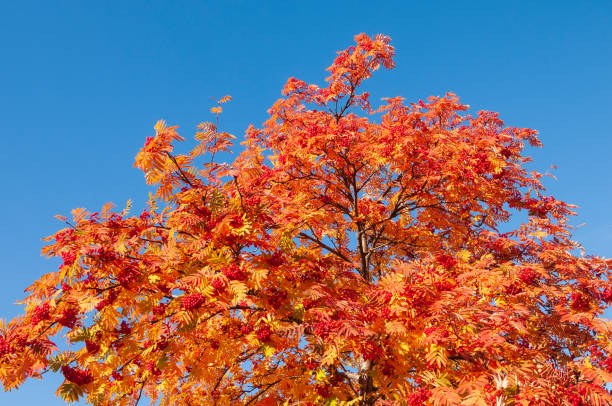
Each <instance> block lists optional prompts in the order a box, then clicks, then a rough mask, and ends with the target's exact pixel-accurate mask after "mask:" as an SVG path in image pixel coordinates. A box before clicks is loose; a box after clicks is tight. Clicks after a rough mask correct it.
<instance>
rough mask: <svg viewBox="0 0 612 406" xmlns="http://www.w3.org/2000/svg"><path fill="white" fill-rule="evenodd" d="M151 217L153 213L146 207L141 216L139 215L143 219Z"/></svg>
mask: <svg viewBox="0 0 612 406" xmlns="http://www.w3.org/2000/svg"><path fill="white" fill-rule="evenodd" d="M150 217H151V213H149V212H148V211H147V209H144V210H143V211H142V213H141V214H140V216H139V218H140V219H141V220H142V221H145V220H147V219H149V218H150Z"/></svg>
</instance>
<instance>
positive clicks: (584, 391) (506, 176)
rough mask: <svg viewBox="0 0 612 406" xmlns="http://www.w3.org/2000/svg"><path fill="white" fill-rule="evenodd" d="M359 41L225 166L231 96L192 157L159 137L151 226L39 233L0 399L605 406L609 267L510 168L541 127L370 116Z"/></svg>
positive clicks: (124, 221)
mask: <svg viewBox="0 0 612 406" xmlns="http://www.w3.org/2000/svg"><path fill="white" fill-rule="evenodd" d="M355 40H356V45H355V46H352V47H350V48H348V49H346V50H344V51H342V52H339V54H338V56H337V58H336V59H335V61H334V62H333V64H332V65H331V66H330V67H329V68H328V70H329V77H328V78H327V85H326V86H325V87H319V86H316V85H313V84H307V83H305V82H303V81H301V80H298V79H294V78H291V79H289V81H288V82H287V84H286V85H285V87H284V89H283V98H281V99H279V100H278V101H277V102H276V103H275V104H274V105H273V106H272V108H271V109H270V110H269V114H270V118H269V119H268V120H267V121H266V122H265V123H264V124H263V127H262V128H261V129H258V128H255V127H252V126H251V127H249V128H248V129H247V131H246V137H245V141H244V142H242V152H241V153H240V154H239V155H237V157H236V159H235V160H234V162H233V163H231V164H226V163H223V162H218V161H219V157H220V156H221V157H226V156H227V151H230V150H234V151H237V148H235V149H234V148H233V147H232V145H233V144H232V142H233V140H234V139H235V137H234V136H232V135H230V134H228V133H226V132H223V131H221V130H220V128H219V125H218V118H219V115H220V114H221V113H222V107H223V105H224V103H225V102H227V101H229V97H225V98H223V99H221V100H219V102H218V105H217V106H215V107H214V108H213V110H212V111H213V113H215V114H216V116H217V121H216V122H215V123H208V122H206V123H202V124H200V125H199V126H198V132H197V134H196V136H195V138H196V141H197V142H196V145H195V148H194V149H193V150H192V151H191V152H190V153H188V154H178V153H175V152H174V151H173V143H175V142H177V141H182V140H183V138H182V137H181V136H179V135H178V133H177V131H176V127H169V126H167V125H166V124H165V123H164V122H162V121H160V122H158V123H157V124H156V125H155V135H154V136H152V137H149V138H147V140H146V143H145V145H144V147H143V148H142V149H141V150H140V152H139V153H138V154H137V156H136V162H135V166H137V167H138V168H140V169H142V171H143V172H144V174H145V178H146V181H147V183H148V184H150V185H156V192H155V193H154V195H153V196H152V197H151V199H150V201H149V203H148V206H147V209H146V210H144V211H143V212H142V213H141V214H137V215H130V214H129V207H128V208H126V209H125V210H123V211H120V212H113V211H112V208H113V206H112V205H111V204H106V205H105V206H104V207H103V208H102V209H101V210H100V212H96V213H90V212H87V211H86V210H84V209H75V210H74V211H73V216H72V219H70V220H69V219H63V220H64V221H66V223H67V224H68V226H67V227H66V228H64V229H62V230H60V231H59V232H58V233H56V234H55V235H53V236H51V237H49V238H48V239H47V241H48V245H47V246H46V247H45V248H44V249H43V253H44V254H46V255H48V256H55V257H60V258H61V260H62V265H61V266H60V268H59V270H57V271H55V272H51V273H48V274H45V275H44V276H43V277H41V278H40V279H39V280H37V281H36V282H34V284H33V285H32V286H31V287H29V288H28V290H27V293H28V296H27V297H26V298H25V299H24V301H23V303H24V305H25V316H23V317H18V318H17V319H15V320H11V321H9V322H6V323H3V324H2V325H1V326H0V379H1V381H2V384H3V386H4V389H5V390H10V389H14V388H17V387H18V386H19V385H20V384H21V383H22V382H23V381H24V380H25V379H26V378H28V377H41V376H43V374H45V373H47V372H49V371H52V372H57V373H61V374H63V376H64V377H65V382H64V383H63V384H62V385H61V386H60V388H59V389H58V395H59V396H61V397H62V398H64V399H65V400H69V401H71V400H76V399H79V398H81V397H85V399H86V401H87V402H89V403H92V404H113V405H124V404H135V403H137V402H138V400H143V399H147V400H151V401H153V402H159V404H172V405H174V404H176V405H230V404H231V405H234V404H236V405H238V404H245V405H274V404H285V405H298V404H299V405H315V404H346V405H373V404H378V405H413V406H414V405H459V404H461V405H572V406H578V405H608V404H610V402H612V396H610V394H609V393H608V391H607V389H606V388H605V384H606V383H608V382H610V381H612V358H611V353H612V332H611V327H612V326H611V324H610V322H609V321H607V320H604V319H602V318H600V316H601V314H602V312H603V310H604V308H605V307H606V306H607V305H608V304H609V303H610V301H612V286H611V283H610V271H611V268H612V261H610V260H607V259H602V258H597V257H591V256H586V255H584V254H583V253H582V251H581V247H580V246H579V245H578V244H577V243H576V242H574V241H573V240H572V236H571V232H572V228H571V226H570V224H569V220H568V219H569V218H570V216H573V215H574V213H573V211H572V210H573V206H571V205H569V204H566V203H564V202H562V201H559V200H557V199H555V198H554V197H552V196H549V195H547V194H546V193H545V190H544V188H543V186H542V183H541V178H542V176H543V175H542V174H540V173H538V172H535V171H529V170H527V169H526V168H525V164H526V163H527V162H528V161H529V158H528V157H526V156H525V155H524V152H523V151H524V148H525V147H526V146H527V145H530V146H533V147H538V146H540V142H539V141H538V138H537V137H536V131H534V130H530V129H526V128H514V127H507V126H505V125H504V123H503V122H502V121H501V119H500V118H499V117H498V114H497V113H492V112H487V111H480V112H478V113H477V114H475V115H468V114H467V113H466V110H467V109H468V106H466V105H464V104H461V103H460V102H459V99H458V98H457V97H456V96H455V95H453V94H451V93H449V94H447V95H445V96H444V97H430V98H429V99H428V100H427V101H419V102H417V103H406V102H405V101H404V99H403V98H401V97H396V98H390V99H383V103H382V105H381V106H379V107H376V108H374V107H372V106H371V104H370V101H369V95H368V93H364V92H362V91H361V90H360V88H361V85H362V84H363V81H364V80H365V79H367V78H369V77H370V76H371V75H372V73H373V72H374V71H376V70H377V69H378V68H380V67H384V68H388V69H390V68H392V67H393V66H394V65H393V55H394V49H393V47H392V46H391V45H390V40H389V38H387V37H385V36H382V35H378V36H376V37H375V38H370V37H368V36H366V35H364V34H360V35H358V36H356V37H355ZM513 216H518V217H517V218H521V219H525V220H524V221H523V223H522V224H520V226H518V227H516V228H514V229H513V228H512V227H510V225H509V223H508V220H509V219H510V218H511V217H513ZM62 335H65V336H66V338H67V340H68V342H69V343H70V345H69V347H68V348H69V349H68V350H63V348H65V347H66V346H63V347H62V349H60V348H58V347H57V346H56V344H57V343H58V340H61V341H63V339H62V338H61V336H62Z"/></svg>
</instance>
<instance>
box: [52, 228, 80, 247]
mask: <svg viewBox="0 0 612 406" xmlns="http://www.w3.org/2000/svg"><path fill="white" fill-rule="evenodd" d="M74 240H76V235H74V230H73V229H72V228H69V229H67V230H64V231H60V232H59V233H57V234H55V241H56V242H57V243H59V244H67V243H69V242H72V241H74Z"/></svg>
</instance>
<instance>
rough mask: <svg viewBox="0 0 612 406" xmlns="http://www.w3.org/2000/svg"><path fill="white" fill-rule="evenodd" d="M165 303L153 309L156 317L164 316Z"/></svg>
mask: <svg viewBox="0 0 612 406" xmlns="http://www.w3.org/2000/svg"><path fill="white" fill-rule="evenodd" d="M166 307H167V305H166V303H160V304H158V305H157V306H155V307H153V314H154V315H156V316H163V315H164V314H166Z"/></svg>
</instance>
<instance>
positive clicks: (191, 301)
mask: <svg viewBox="0 0 612 406" xmlns="http://www.w3.org/2000/svg"><path fill="white" fill-rule="evenodd" d="M204 302H206V296H204V295H203V294H201V293H192V294H190V295H185V296H183V301H182V305H183V309H185V310H195V309H198V308H199V307H200V306H202V305H203V304H204Z"/></svg>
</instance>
